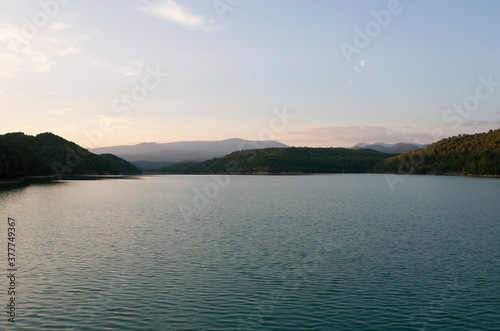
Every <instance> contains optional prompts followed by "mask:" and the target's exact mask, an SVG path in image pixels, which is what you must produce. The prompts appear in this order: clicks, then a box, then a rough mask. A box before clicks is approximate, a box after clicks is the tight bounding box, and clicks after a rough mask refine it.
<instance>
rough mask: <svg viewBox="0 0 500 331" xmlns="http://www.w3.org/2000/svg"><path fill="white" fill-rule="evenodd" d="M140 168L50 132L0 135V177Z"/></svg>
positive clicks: (103, 171)
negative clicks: (97, 153)
mask: <svg viewBox="0 0 500 331" xmlns="http://www.w3.org/2000/svg"><path fill="white" fill-rule="evenodd" d="M140 172H141V171H140V170H139V169H137V168H136V167H135V166H133V165H132V164H130V163H128V162H127V161H125V160H123V159H120V158H118V157H116V156H113V157H110V156H104V157H102V156H100V155H96V154H93V153H91V152H89V151H88V150H86V149H84V148H82V147H80V146H78V145H77V144H75V143H73V142H71V141H68V140H66V139H63V138H61V137H59V136H56V135H55V134H52V133H41V134H38V135H36V136H30V135H26V134H24V133H21V132H16V133H7V134H4V135H0V178H8V179H9V178H22V177H28V176H51V175H82V174H99V175H103V174H113V175H116V174H123V173H130V174H136V173H140Z"/></svg>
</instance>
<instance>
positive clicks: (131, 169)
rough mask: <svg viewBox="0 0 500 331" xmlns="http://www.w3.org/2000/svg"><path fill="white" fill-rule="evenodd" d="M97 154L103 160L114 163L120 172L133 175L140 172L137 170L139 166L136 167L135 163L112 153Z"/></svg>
mask: <svg viewBox="0 0 500 331" xmlns="http://www.w3.org/2000/svg"><path fill="white" fill-rule="evenodd" d="M99 156H100V157H101V158H103V159H104V160H106V161H108V162H110V163H112V164H114V165H116V166H117V167H118V169H120V173H122V174H127V175H135V174H140V173H141V170H139V168H137V167H136V166H135V165H133V164H132V163H130V162H128V161H126V160H124V159H122V158H120V157H118V156H116V155H114V154H99Z"/></svg>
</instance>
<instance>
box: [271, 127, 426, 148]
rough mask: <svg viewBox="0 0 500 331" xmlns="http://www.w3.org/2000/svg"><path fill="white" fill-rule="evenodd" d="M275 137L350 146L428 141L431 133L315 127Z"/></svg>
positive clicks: (300, 143) (293, 141)
mask: <svg viewBox="0 0 500 331" xmlns="http://www.w3.org/2000/svg"><path fill="white" fill-rule="evenodd" d="M276 139H277V140H279V141H282V142H284V143H287V144H290V145H294V146H303V145H307V146H323V147H339V146H340V147H351V146H354V145H355V144H357V143H361V142H363V143H376V142H383V143H398V142H412V143H430V142H432V136H431V134H430V133H429V134H427V133H420V132H411V131H394V130H390V129H388V128H386V127H382V126H359V125H357V126H336V127H316V128H308V129H303V130H300V131H286V132H281V133H279V134H277V136H276Z"/></svg>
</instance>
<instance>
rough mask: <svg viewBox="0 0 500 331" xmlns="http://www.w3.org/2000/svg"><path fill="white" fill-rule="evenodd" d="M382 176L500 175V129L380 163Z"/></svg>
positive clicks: (433, 145)
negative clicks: (407, 174)
mask: <svg viewBox="0 0 500 331" xmlns="http://www.w3.org/2000/svg"><path fill="white" fill-rule="evenodd" d="M375 170H376V171H377V172H380V173H401V174H404V173H414V174H462V175H466V174H471V175H500V129H497V130H490V131H489V132H485V133H477V134H472V135H459V136H456V137H451V138H447V139H443V140H440V141H438V142H436V143H433V144H431V145H429V146H427V147H426V148H423V149H417V150H414V151H412V152H409V153H405V154H401V155H398V156H395V157H392V158H390V159H387V160H385V161H383V162H381V163H379V164H378V165H377V166H376V167H375Z"/></svg>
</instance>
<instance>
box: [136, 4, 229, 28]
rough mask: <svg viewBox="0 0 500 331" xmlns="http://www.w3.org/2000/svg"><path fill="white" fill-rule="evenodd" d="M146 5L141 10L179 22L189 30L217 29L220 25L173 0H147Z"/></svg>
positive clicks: (163, 18)
mask: <svg viewBox="0 0 500 331" xmlns="http://www.w3.org/2000/svg"><path fill="white" fill-rule="evenodd" d="M143 2H144V3H145V4H146V6H142V7H140V10H141V11H143V12H145V13H146V14H148V15H151V16H153V17H156V18H159V19H162V20H165V21H169V22H173V23H176V24H179V25H181V26H183V27H185V28H187V29H188V30H199V31H216V30H219V29H220V27H217V26H216V25H215V24H214V21H213V20H212V19H209V18H207V17H205V16H203V15H195V14H193V13H191V11H190V9H189V8H187V7H184V6H181V5H180V4H178V3H176V2H175V1H173V0H161V1H156V2H150V1H145V0H143Z"/></svg>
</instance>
